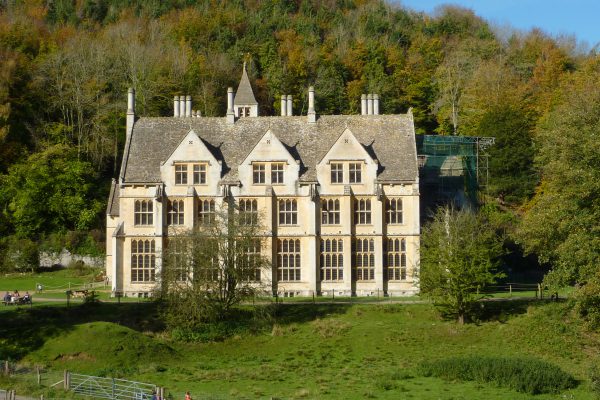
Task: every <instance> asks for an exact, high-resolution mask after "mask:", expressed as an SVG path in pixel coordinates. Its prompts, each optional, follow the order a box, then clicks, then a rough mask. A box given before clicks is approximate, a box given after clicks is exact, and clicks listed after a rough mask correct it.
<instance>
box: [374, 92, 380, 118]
mask: <svg viewBox="0 0 600 400" xmlns="http://www.w3.org/2000/svg"><path fill="white" fill-rule="evenodd" d="M373 114H374V115H379V95H378V94H374V95H373Z"/></svg>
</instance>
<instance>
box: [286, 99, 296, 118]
mask: <svg viewBox="0 0 600 400" xmlns="http://www.w3.org/2000/svg"><path fill="white" fill-rule="evenodd" d="M292 105H293V102H292V95H291V94H288V97H287V115H288V117H291V116H292V115H294V114H293V111H292Z"/></svg>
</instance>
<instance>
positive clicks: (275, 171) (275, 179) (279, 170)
mask: <svg viewBox="0 0 600 400" xmlns="http://www.w3.org/2000/svg"><path fill="white" fill-rule="evenodd" d="M282 183H283V163H272V164H271V184H273V185H279V184H282Z"/></svg>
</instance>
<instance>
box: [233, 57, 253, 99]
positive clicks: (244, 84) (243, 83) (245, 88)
mask: <svg viewBox="0 0 600 400" xmlns="http://www.w3.org/2000/svg"><path fill="white" fill-rule="evenodd" d="M233 104H234V105H236V106H237V105H246V106H251V105H255V104H258V102H257V101H256V99H255V98H254V92H253V91H252V86H251V85H250V79H248V73H247V72H246V63H244V68H243V71H242V79H240V84H239V86H238V88H237V92H235V98H234V99H233Z"/></svg>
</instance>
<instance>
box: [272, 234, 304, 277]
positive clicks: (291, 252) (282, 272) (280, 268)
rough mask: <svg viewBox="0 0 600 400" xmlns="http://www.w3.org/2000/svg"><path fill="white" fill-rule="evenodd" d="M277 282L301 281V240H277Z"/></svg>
mask: <svg viewBox="0 0 600 400" xmlns="http://www.w3.org/2000/svg"><path fill="white" fill-rule="evenodd" d="M277 280H278V281H299V280H300V239H278V240H277Z"/></svg>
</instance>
